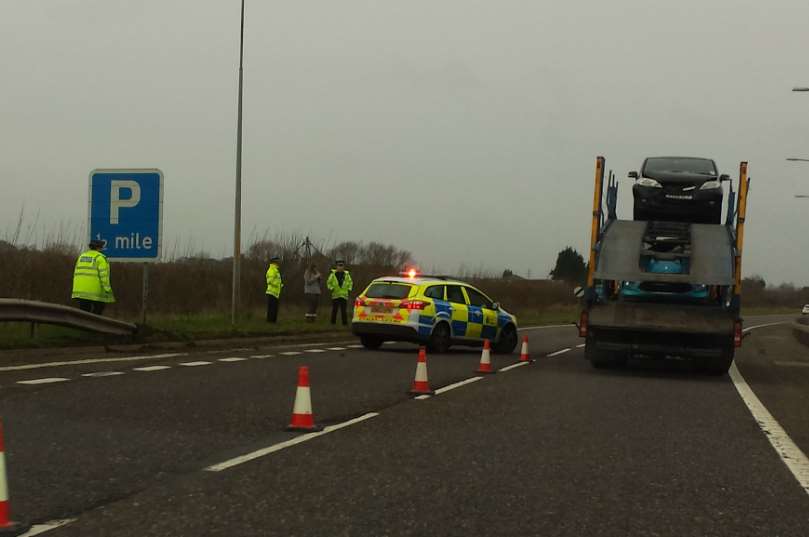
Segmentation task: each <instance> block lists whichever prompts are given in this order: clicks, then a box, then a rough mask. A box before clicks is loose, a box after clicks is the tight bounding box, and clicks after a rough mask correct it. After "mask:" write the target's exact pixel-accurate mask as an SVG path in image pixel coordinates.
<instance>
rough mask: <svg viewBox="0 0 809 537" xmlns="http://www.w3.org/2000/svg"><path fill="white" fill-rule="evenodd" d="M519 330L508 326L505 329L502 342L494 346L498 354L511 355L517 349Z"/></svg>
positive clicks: (501, 335)
mask: <svg viewBox="0 0 809 537" xmlns="http://www.w3.org/2000/svg"><path fill="white" fill-rule="evenodd" d="M517 343H518V341H517V330H515V329H514V327H513V326H511V325H508V326H506V327H505V328H503V333H502V334H500V340H499V341H498V342H497V343H495V345H494V352H496V353H498V354H511V353H512V352H514V349H516V348H517Z"/></svg>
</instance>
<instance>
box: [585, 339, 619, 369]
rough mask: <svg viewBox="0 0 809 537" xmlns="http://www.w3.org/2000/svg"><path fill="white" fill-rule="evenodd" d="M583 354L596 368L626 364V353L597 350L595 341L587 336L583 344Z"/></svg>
mask: <svg viewBox="0 0 809 537" xmlns="http://www.w3.org/2000/svg"><path fill="white" fill-rule="evenodd" d="M584 356H585V357H586V358H587V359H588V360H590V364H591V365H592V366H593V367H595V368H596V369H606V368H609V367H620V366H623V365H626V355H624V354H622V353H618V352H614V351H604V350H598V349H596V345H595V342H593V341H591V340H590V339H589V338H588V339H587V342H586V343H585V344H584Z"/></svg>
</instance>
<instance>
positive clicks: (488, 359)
mask: <svg viewBox="0 0 809 537" xmlns="http://www.w3.org/2000/svg"><path fill="white" fill-rule="evenodd" d="M475 373H485V374H489V375H491V374H493V373H495V370H494V369H492V345H491V343H489V340H488V339H484V340H483V352H482V353H480V365H479V366H478V370H477V371H475Z"/></svg>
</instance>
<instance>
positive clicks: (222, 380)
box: [0, 318, 809, 537]
mask: <svg viewBox="0 0 809 537" xmlns="http://www.w3.org/2000/svg"><path fill="white" fill-rule="evenodd" d="M774 320H777V319H771V318H765V319H749V320H748V321H747V325H748V326H750V325H754V324H757V323H765V322H772V321H774ZM526 334H529V337H530V346H531V354H532V355H533V356H534V357H536V358H538V361H537V363H535V364H533V365H529V366H525V367H517V368H514V369H511V370H508V371H504V372H501V373H498V374H496V375H492V376H487V377H486V378H483V379H481V380H478V381H475V382H471V383H469V384H465V385H463V386H460V387H458V388H456V389H453V390H451V391H447V392H445V393H442V394H440V395H438V396H436V397H431V398H429V399H426V400H412V399H410V398H409V397H408V396H407V394H406V392H407V390H408V388H409V385H410V382H411V380H412V377H413V371H414V367H415V359H416V354H415V347H413V346H411V345H404V344H397V345H388V346H386V347H385V348H384V349H382V350H380V351H377V352H369V351H365V350H362V349H356V348H348V347H347V345H346V344H335V343H333V342H332V343H328V344H326V345H306V346H304V347H285V348H277V349H272V348H270V349H245V350H239V351H233V352H217V353H200V354H193V355H182V356H164V357H158V358H153V359H145V360H132V361H117V362H94V363H85V364H79V365H63V366H53V367H41V368H34V369H14V370H5V371H3V370H1V369H0V415H2V416H3V419H4V422H5V428H6V457H7V464H8V467H9V478H10V489H11V490H10V495H11V500H12V504H11V508H12V511H13V513H14V515H15V517H16V518H22V519H27V520H29V521H32V522H35V523H46V522H48V521H53V520H56V519H63V518H70V519H75V520H74V521H72V522H71V523H69V524H67V525H65V526H63V527H60V528H58V529H54V530H52V531H50V532H48V533H47V535H49V536H55V537H58V536H63V535H82V536H95V535H98V536H102V535H104V536H106V535H116V536H129V535H131V536H145V535H162V536H166V535H172V536H174V535H176V536H184V535H188V536H201V535H211V536H219V535H221V536H225V535H228V536H231V535H239V536H250V535H358V536H359V535H391V536H398V535H515V536H516V535H571V536H572V535H655V536H657V535H672V536H674V535H677V536H682V535H767V536H776V535H779V536H791V535H795V536H806V535H809V495H808V494H807V493H806V492H805V491H804V490H803V489H802V488H801V487H800V486H799V484H798V481H797V480H796V479H795V477H794V476H793V475H792V474H791V473H790V472H789V470H788V468H787V466H786V465H785V464H784V462H783V461H782V460H781V459H780V458H779V456H778V454H777V453H776V451H775V450H774V449H773V447H772V446H771V445H770V442H769V441H768V439H767V437H766V435H765V434H764V433H763V432H762V430H761V429H760V427H759V425H758V424H757V423H756V421H755V420H754V419H753V417H752V415H751V413H750V411H749V410H748V408H747V407H746V406H745V404H744V402H743V401H742V399H741V398H740V397H739V394H738V393H737V390H736V388H735V387H734V385H733V383H732V382H731V380H730V379H729V378H727V377H723V378H715V377H706V376H703V375H700V374H696V373H694V372H693V371H690V370H689V368H688V367H686V366H684V365H683V364H673V365H669V364H662V365H661V364H633V365H632V366H631V367H629V368H627V369H624V370H618V371H596V370H594V369H592V368H590V366H589V364H588V363H587V362H586V361H585V360H584V359H583V352H582V349H580V348H577V347H576V345H579V344H581V340H579V339H578V338H577V337H576V332H575V329H574V328H572V327H560V328H544V329H541V330H535V331H530V332H526ZM336 347H341V348H342V350H326V349H327V348H336ZM563 349H570V350H569V351H566V352H562V353H561V354H555V355H554V356H552V357H548V356H547V355H548V354H554V353H556V352H557V351H560V350H563ZM311 350H322V351H323V352H306V351H311ZM294 352H300V353H302V354H283V353H294ZM269 355H271V356H269ZM479 355H480V353H479V351H476V350H463V349H461V350H458V351H454V352H451V353H449V354H446V355H430V356H429V357H428V366H429V372H430V381H431V384H432V385H433V387H434V388H439V387H442V386H447V385H451V384H453V383H456V382H459V381H463V380H465V379H469V378H470V377H474V376H475V373H474V370H475V369H476V366H477V362H478V359H479ZM255 356H262V358H257V357H255ZM81 358H85V357H84V356H76V357H75V359H81ZM91 358H93V357H91ZM99 358H102V359H103V358H104V357H99ZM231 358H233V360H231ZM237 358H243V359H241V360H236V359H237ZM59 359H60V360H64V359H65V357H64V356H62V357H60V358H59ZM516 359H517V356H516V355H511V356H495V357H494V363H495V366H496V367H504V366H508V365H509V364H512V363H514V362H515V361H516ZM195 362H208V363H201V364H197V365H182V364H193V363H195ZM737 363H738V366H739V368H740V370H741V373H742V375H744V377H745V379H746V380H747V382H748V383H749V384H750V386H751V387H752V389H753V391H754V392H755V393H756V395H758V397H759V398H760V399H761V401H762V403H764V405H765V406H766V407H767V408H768V410H769V411H770V412H771V413H772V414H773V415H774V417H775V418H776V419H777V420H778V421H779V422H780V423H781V425H782V426H783V427H784V429H785V430H786V431H787V432H788V433H789V436H790V437H791V438H792V440H794V441H795V442H796V443H797V444H798V445H799V446H800V447H801V448H802V449H803V450H804V452H807V453H809V414H808V413H807V412H808V411H807V409H809V405H807V403H809V400H808V399H809V367H807V366H809V348H807V347H804V346H801V345H799V344H797V343H796V342H795V341H794V339H793V338H792V335H791V333H790V332H789V330H788V329H786V328H784V327H780V326H774V327H768V328H761V329H759V330H756V331H754V332H752V334H751V336H750V337H748V338H746V339H745V345H744V348H743V349H742V351H741V352H740V353H738V355H737ZM301 364H306V365H309V367H310V376H311V382H312V399H313V405H314V413H315V417H316V419H317V421H318V422H320V423H322V424H324V425H334V424H339V423H342V422H345V421H346V420H350V419H352V418H356V417H359V416H363V415H365V414H367V413H369V412H374V413H379V415H377V416H375V417H371V418H369V419H366V420H365V421H362V422H359V423H356V424H353V425H350V426H347V427H345V428H342V429H340V430H337V431H334V432H330V433H329V434H326V435H323V436H320V437H317V438H313V439H311V440H309V441H306V442H302V443H300V444H298V445H294V446H291V447H289V448H287V449H284V450H281V451H277V452H275V453H271V454H268V455H266V456H263V457H260V458H256V459H255V460H252V461H249V462H245V463H244V464H240V465H237V466H234V467H232V468H229V469H226V470H223V471H221V472H210V471H205V470H204V469H205V468H206V467H208V466H210V465H214V464H217V463H221V462H223V461H227V460H230V459H232V458H234V457H238V456H241V455H244V454H247V453H250V452H253V451H255V450H258V449H261V448H266V447H268V446H272V445H277V444H278V443H280V442H284V441H286V440H291V439H295V438H300V435H296V434H293V433H286V432H284V431H283V428H284V426H285V425H286V424H287V423H288V421H289V418H290V411H291V407H292V400H293V396H294V392H295V379H296V368H297V367H298V366H299V365H301ZM15 365H17V366H19V365H22V364H20V363H17V364H15ZM158 366H168V367H166V368H159V369H158V368H157V367H158ZM134 368H138V369H143V368H147V370H134ZM104 372H106V373H112V372H115V373H120V374H114V375H109V376H95V374H96V373H104ZM87 374H93V375H94V376H83V375H87ZM56 378H59V379H67V380H63V381H54V382H48V383H40V384H20V382H27V381H32V380H33V381H41V380H42V379H56Z"/></svg>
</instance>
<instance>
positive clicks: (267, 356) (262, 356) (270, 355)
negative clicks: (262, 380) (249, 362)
mask: <svg viewBox="0 0 809 537" xmlns="http://www.w3.org/2000/svg"><path fill="white" fill-rule="evenodd" d="M273 356H275V355H274V354H254V355H253V356H251V357H250V358H257V359H259V360H263V359H264V358H272V357H273Z"/></svg>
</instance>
